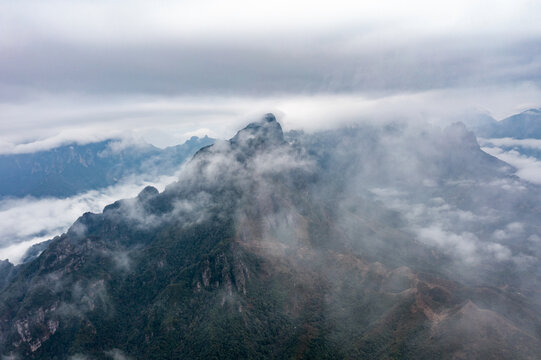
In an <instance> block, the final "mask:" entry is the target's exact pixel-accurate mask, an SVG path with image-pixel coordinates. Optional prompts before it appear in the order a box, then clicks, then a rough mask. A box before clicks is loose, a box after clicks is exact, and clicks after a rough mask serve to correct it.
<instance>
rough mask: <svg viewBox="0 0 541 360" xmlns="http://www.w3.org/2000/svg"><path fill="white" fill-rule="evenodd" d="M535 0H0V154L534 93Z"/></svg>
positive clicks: (537, 78) (172, 139) (450, 107)
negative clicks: (272, 117) (263, 120)
mask: <svg viewBox="0 0 541 360" xmlns="http://www.w3.org/2000/svg"><path fill="white" fill-rule="evenodd" d="M540 4H541V3H540V2H539V1H524V0H514V1H496V0H491V1H471V0H469V1H466V0H458V1H456V0H455V1H448V2H442V1H408V2H404V1H362V2H361V1H359V2H354V1H342V0H334V1H328V2H323V1H304V0H303V1H295V2H292V1H285V0H284V1H282V0H278V1H276V0H275V1H267V2H255V1H247V0H246V1H243V0H232V1H227V2H226V1H205V0H198V1H175V2H170V1H147V2H142V1H133V0H130V1H123V0H117V1H114V2H110V1H85V0H79V1H50V0H44V1H24V0H18V1H11V0H0V153H9V152H29V151H35V150H37V149H43V148H48V147H51V146H54V145H57V144H59V143H62V142H66V141H70V140H77V141H81V142H84V141H91V140H97V139H100V138H104V137H109V136H112V135H119V134H121V135H125V134H128V133H129V134H131V135H134V136H138V137H142V138H144V139H146V140H147V141H150V142H152V143H154V144H156V145H159V146H164V145H168V144H174V143H177V142H179V141H182V140H184V139H185V138H186V137H188V136H190V135H193V134H196V135H202V134H205V133H208V134H209V135H212V136H218V137H228V136H230V135H232V134H233V133H234V131H235V130H236V129H237V128H238V127H239V126H241V125H242V124H243V123H244V122H247V121H248V120H249V119H250V118H253V117H254V116H257V114H260V113H264V112H268V111H274V112H276V113H277V114H278V115H279V118H280V120H281V122H282V123H283V125H284V126H285V128H286V129H289V128H304V129H308V130H311V129H318V128H325V127H330V126H334V125H336V124H340V123H343V122H348V121H352V120H356V119H360V118H378V117H382V118H387V117H394V116H400V117H407V118H411V119H413V120H415V119H422V120H428V121H435V122H437V121H440V120H442V119H448V118H459V117H460V116H462V115H463V114H465V113H469V112H477V111H479V112H488V113H490V114H492V115H493V116H495V117H496V118H503V117H505V116H507V115H510V114H513V113H516V112H518V111H521V110H524V109H526V108H530V107H539V106H541V104H540V103H541V96H540V95H541V5H540Z"/></svg>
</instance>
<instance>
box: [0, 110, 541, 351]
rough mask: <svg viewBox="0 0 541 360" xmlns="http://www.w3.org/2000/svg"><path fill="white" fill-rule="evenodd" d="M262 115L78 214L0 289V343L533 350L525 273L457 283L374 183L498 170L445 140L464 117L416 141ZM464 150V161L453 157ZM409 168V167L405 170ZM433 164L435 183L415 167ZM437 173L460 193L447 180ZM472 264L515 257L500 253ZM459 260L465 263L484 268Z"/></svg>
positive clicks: (74, 347)
mask: <svg viewBox="0 0 541 360" xmlns="http://www.w3.org/2000/svg"><path fill="white" fill-rule="evenodd" d="M267 119H268V117H266V118H264V121H260V122H257V123H253V124H250V125H248V126H247V127H246V128H244V129H243V130H241V131H239V133H237V135H235V137H234V138H233V139H235V140H234V141H223V142H217V143H216V144H214V145H212V146H209V147H207V148H204V149H202V150H200V151H199V152H198V153H197V154H196V155H194V157H193V158H192V160H190V161H189V162H187V163H186V164H185V165H184V168H183V169H182V171H181V172H180V177H179V179H178V181H177V182H176V183H173V184H171V185H169V186H167V187H166V188H165V190H164V191H162V192H158V191H157V190H156V189H154V188H151V187H147V188H145V189H143V191H141V192H140V194H139V195H138V196H137V197H135V198H133V199H125V200H119V201H117V202H115V203H113V204H111V205H108V206H106V207H105V208H104V210H103V212H102V213H100V214H92V213H86V214H84V215H83V216H81V217H80V218H79V219H78V220H77V221H76V222H75V223H74V224H73V225H72V227H71V228H70V229H69V230H68V232H67V233H66V234H63V235H61V236H59V237H57V238H55V239H54V240H53V241H52V242H51V243H50V245H49V246H48V248H47V249H45V250H44V251H43V253H41V255H39V256H38V257H37V258H36V259H34V260H32V261H30V262H29V263H27V264H23V265H22V266H20V267H19V270H18V271H17V274H16V276H15V278H14V279H12V280H11V281H10V283H9V285H8V286H7V287H6V288H5V289H4V290H2V291H1V292H0V300H1V301H0V353H4V354H8V355H9V354H20V355H22V356H25V357H27V358H54V357H55V356H56V357H57V358H61V359H62V358H68V356H70V355H75V354H85V355H86V356H89V357H95V358H107V354H108V353H109V352H110V351H111V350H112V349H117V350H118V351H121V352H122V353H123V354H125V355H126V356H134V357H143V358H149V359H152V358H155V359H162V358H171V357H173V358H175V357H181V356H182V357H185V358H209V357H219V358H239V357H240V358H261V357H265V358H284V357H294V358H359V357H364V358H369V359H370V358H421V359H422V358H426V359H430V358H435V357H438V358H453V357H455V358H456V357H468V356H477V357H486V356H493V357H494V358H501V359H505V358H509V357H508V355H509V354H513V355H514V356H515V357H516V358H523V359H534V358H536V357H537V356H538V355H539V354H541V347H540V346H539V339H540V336H541V334H540V332H539V329H540V327H539V324H541V319H540V317H539V314H540V313H541V312H540V311H539V310H540V307H539V304H537V303H535V301H533V300H532V299H530V298H527V297H525V296H523V295H520V294H519V292H518V291H515V290H513V289H515V287H514V286H520V283H517V284H515V285H514V286H507V288H506V289H508V290H502V289H503V288H504V287H503V285H504V284H505V283H508V282H510V281H511V280H512V279H511V280H508V279H503V278H496V279H492V280H491V279H490V277H488V278H486V279H485V278H479V279H467V280H469V281H468V283H466V284H463V283H461V282H460V281H461V280H462V279H461V278H460V276H459V275H460V273H459V272H457V271H455V270H456V269H457V268H456V267H455V265H454V264H455V263H454V261H459V260H453V258H452V257H451V255H452V254H451V255H450V254H447V253H444V252H442V251H441V250H440V248H437V247H434V246H429V244H427V243H424V242H422V241H420V239H418V237H417V236H415V234H414V233H412V230H411V229H409V228H407V227H406V226H405V221H406V220H407V218H403V217H402V215H399V214H398V213H397V211H396V210H393V209H391V208H388V207H387V206H386V205H385V204H384V203H382V202H381V201H380V200H379V199H378V198H375V197H374V196H375V195H374V193H373V190H371V189H372V186H374V185H377V186H379V187H384V186H391V185H392V186H402V187H403V188H404V189H405V190H408V189H413V188H415V187H417V186H419V184H423V183H426V184H427V185H425V186H424V187H423V188H422V191H423V192H427V191H432V192H433V193H434V196H436V197H440V198H441V197H444V198H445V199H446V200H448V201H455V202H456V204H462V203H464V201H465V200H464V199H463V198H462V196H465V197H466V198H467V195H468V192H467V191H471V192H472V193H475V194H476V196H477V197H478V198H480V199H483V198H482V196H484V195H483V193H481V192H479V191H477V190H476V188H475V187H473V188H471V189H470V188H469V187H466V188H465V189H466V190H467V191H465V190H460V189H461V188H460V186H462V187H464V186H469V185H467V184H468V182H467V181H473V179H475V180H476V181H480V182H484V181H486V179H490V180H491V181H492V180H493V179H499V180H502V181H503V180H506V179H507V180H509V179H511V178H509V177H508V175H506V174H505V173H504V172H503V173H502V171H501V170H500V166H501V164H500V163H499V162H498V161H495V160H493V158H492V157H490V156H484V155H482V154H481V153H482V151H481V150H480V149H479V147H478V145H477V146H476V147H475V146H473V145H472V146H463V147H461V148H460V149H459V150H460V151H459V152H457V153H454V152H450V151H449V149H453V148H456V147H457V144H461V143H462V142H464V143H465V144H470V145H471V144H472V143H471V136H470V135H469V134H468V133H467V132H463V129H462V128H461V127H460V126H459V128H456V129H454V130H453V129H451V130H450V131H451V132H452V133H453V134H455V135H456V136H455V138H454V139H453V140H452V141H449V143H445V144H443V145H445V146H443V145H442V146H441V149H439V148H435V149H436V150H435V152H437V153H436V154H434V153H433V154H430V156H426V155H423V156H421V155H420V154H419V153H418V149H417V148H415V147H413V148H412V147H409V144H411V143H412V141H411V139H410V138H407V139H405V141H403V140H402V138H401V137H398V138H397V137H396V136H401V135H400V132H397V131H395V130H394V129H388V130H383V131H382V130H380V129H376V130H374V129H370V128H360V129H358V130H355V131H352V130H351V129H348V130H347V136H346V135H340V136H338V135H339V134H340V133H339V132H330V133H323V134H316V135H303V134H298V135H294V136H296V138H295V141H285V139H284V137H283V133H282V130H281V127H279V124H278V123H277V122H276V121H275V119H274V120H272V119H271V121H267ZM278 129H279V132H278ZM455 130H456V131H455ZM269 134H270V138H269ZM397 134H398V135H397ZM441 134H445V132H442V133H437V134H436V135H430V137H427V135H426V134H420V135H419V136H418V137H416V138H414V139H415V140H416V143H415V144H416V145H418V146H421V147H423V146H427V147H431V146H432V145H433V144H434V143H438V142H440V143H441V141H442V139H445V137H443V136H442V135H441ZM288 136H292V135H291V134H289V135H288ZM432 136H434V138H432ZM439 136H442V137H439ZM269 139H270V140H271V141H269ZM462 139H463V140H462ZM275 140H276V141H275ZM288 140H289V139H288ZM423 141H424V143H422V142H423ZM333 143H334V145H332V146H329V145H328V144H333ZM398 147H400V149H403V150H404V152H398V153H399V154H400V155H401V156H402V155H403V156H404V157H403V158H406V159H407V158H414V157H419V156H421V157H420V161H419V163H417V162H412V161H410V163H407V164H404V162H403V158H402V157H400V158H394V156H395V155H396V153H397V151H396V149H397V148H398ZM384 150H389V152H387V151H384ZM477 152H479V153H477ZM466 159H470V161H471V162H473V163H470V165H468V166H463V164H462V163H463V161H466ZM371 163H374V164H377V167H372V166H371ZM442 163H443V164H445V166H443V165H442ZM397 164H402V167H400V168H399V167H398V166H397ZM404 165H407V166H406V167H403V166H404ZM474 165H476V166H474ZM477 165H478V166H477ZM376 168H379V172H374V171H373V170H374V169H376ZM411 169H416V171H423V173H422V176H419V177H412V178H410V179H407V180H408V181H406V179H404V177H403V176H404V174H405V173H408V172H411ZM489 170H490V171H489ZM457 172H459V173H457ZM381 174H384V175H385V176H383V175H381ZM425 176H426V178H425ZM432 178H434V179H437V180H438V181H439V183H442V185H438V187H434V185H433V184H432V183H431V182H430V181H428V182H427V181H426V180H427V179H432ZM443 180H446V181H448V182H450V184H449V185H445V184H444V182H443ZM507 180H506V181H507ZM509 181H511V180H509ZM513 181H515V180H513ZM457 183H458V184H460V185H456V184H457ZM448 188H449V189H453V191H455V192H456V194H458V195H460V196H455V195H454V194H452V193H451V195H448V194H447V193H446V191H447V189H448ZM455 189H458V190H455ZM500 192H501V190H500ZM399 193H400V192H397V194H399ZM391 194H393V193H391ZM411 194H412V196H413V194H415V192H411ZM513 194H514V193H510V194H509V195H506V194H502V196H503V197H504V199H511V200H512V201H511V200H510V201H509V204H506V208H502V210H501V211H507V207H511V208H512V206H515V205H514V204H515V203H520V204H521V206H524V204H526V205H527V203H524V202H522V201H521V198H513V196H516V195H513ZM532 194H534V193H532ZM393 196H398V195H393ZM425 196H426V195H425ZM490 196H491V194H488V195H487V197H490ZM505 196H507V197H505ZM419 199H422V198H418V199H416V200H417V201H419ZM466 200H467V199H466ZM466 203H467V202H466ZM450 204H451V205H453V204H454V203H450ZM481 204H483V201H481ZM451 205H448V206H451ZM453 206H454V205H453ZM494 206H495V209H496V210H497V209H499V208H498V207H497V206H498V204H496V205H494ZM471 209H472V211H473V210H475V208H471ZM496 210H494V211H496ZM525 221H526V220H525ZM470 231H473V230H470ZM481 231H482V229H481V230H478V232H477V233H478V234H479V235H478V236H480V237H482V236H484V235H483V234H482V232H481ZM482 265H483V267H486V268H489V269H492V268H491V267H490V266H494V268H495V269H496V268H500V271H502V272H509V271H511V272H513V271H516V270H513V268H512V267H511V265H510V264H507V263H505V264H503V265H502V264H501V263H495V264H492V263H486V264H485V263H482ZM470 266H473V268H466V269H465V270H471V269H477V270H479V269H482V268H483V267H481V268H476V266H477V264H473V265H470ZM446 268H447V269H446ZM483 271H486V270H483ZM491 271H492V270H491ZM453 277H457V278H459V279H453ZM459 280H460V281H459ZM487 284H488V285H487ZM498 286H500V287H502V289H500V288H498ZM472 304H475V305H472ZM478 308H479V309H481V310H477V309H478ZM504 310H505V311H504ZM463 313H466V314H470V315H469V316H466V317H464V316H462V315H461V314H463ZM472 317H473V318H478V317H481V318H482V319H486V321H485V320H483V321H484V322H482V323H481V325H480V326H481V327H482V328H484V329H485V328H486V329H488V330H491V329H492V328H494V327H495V326H496V325H495V324H497V325H498V326H500V325H502V326H504V330H501V331H505V334H504V335H505V336H498V337H496V338H494V339H490V338H489V339H487V338H485V337H484V336H485V335H484V334H486V332H485V331H483V332H482V333H481V334H476V333H475V332H474V333H471V334H468V336H463V335H462V333H461V330H462V329H463V328H464V326H470V323H467V324H465V323H464V321H466V322H467V321H468V320H469V318H472ZM524 334H526V335H524ZM59 349H62V350H63V351H62V352H59Z"/></svg>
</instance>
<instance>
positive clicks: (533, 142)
mask: <svg viewBox="0 0 541 360" xmlns="http://www.w3.org/2000/svg"><path fill="white" fill-rule="evenodd" d="M478 141H479V144H480V145H481V146H485V147H521V148H526V149H536V150H541V140H540V139H513V138H497V139H484V138H479V139H478Z"/></svg>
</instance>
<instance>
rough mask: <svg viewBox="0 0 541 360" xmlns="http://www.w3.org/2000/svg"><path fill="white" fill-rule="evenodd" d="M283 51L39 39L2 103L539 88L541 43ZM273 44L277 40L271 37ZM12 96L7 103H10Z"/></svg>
mask: <svg viewBox="0 0 541 360" xmlns="http://www.w3.org/2000/svg"><path fill="white" fill-rule="evenodd" d="M319 41H320V40H318V39H310V40H308V43H309V44H311V45H312V46H303V47H296V46H295V44H291V45H287V41H286V42H285V44H286V45H285V46H284V47H285V48H282V47H276V46H274V45H270V46H259V45H258V44H256V43H250V42H246V41H242V40H241V41H237V40H235V39H230V40H229V41H227V40H226V41H225V42H207V43H200V44H197V45H194V44H193V43H192V42H161V43H147V44H142V45H138V44H135V45H122V44H117V45H115V46H114V47H112V46H108V45H99V44H94V45H88V44H83V45H78V44H76V43H58V42H47V41H43V42H36V43H30V44H23V45H18V46H17V47H14V48H12V49H6V51H5V55H4V56H2V57H0V64H1V65H2V66H1V67H0V69H1V70H0V78H2V82H1V83H0V94H1V95H2V96H1V97H2V98H3V99H10V98H13V97H14V96H17V94H19V95H25V93H27V94H32V93H34V92H45V93H51V92H52V93H62V92H75V93H88V94H100V95H103V94H155V95H162V96H163V95H221V96H224V95H229V96H231V95H237V96H239V95H241V96H246V95H250V96H254V95H258V96H264V95H267V96H268V95H272V94H284V93H285V94H299V93H305V94H310V93H351V92H361V93H366V94H370V93H387V94H393V93H402V92H412V91H426V90H431V89H441V88H455V87H468V86H493V85H496V84H512V83H520V82H524V81H527V82H530V83H535V84H537V85H539V84H540V81H539V80H540V78H541V68H540V67H539V66H538V64H539V61H538V59H539V58H540V57H541V50H540V49H539V48H538V47H537V46H536V44H537V43H538V42H539V39H531V40H530V39H522V40H520V41H518V42H516V43H508V42H503V43H501V42H500V40H499V39H495V38H488V39H486V38H477V39H475V40H471V39H470V40H469V41H466V42H465V41H464V39H462V38H456V37H455V38H453V37H449V36H444V37H441V38H437V39H424V40H423V39H416V40H415V41H410V42H408V43H399V44H393V45H394V46H388V47H382V46H381V45H373V44H368V45H367V44H363V43H361V44H355V43H353V44H350V45H349V46H350V48H349V49H348V50H346V51H340V49H339V48H337V44H335V43H332V45H330V46H328V47H327V48H322V47H321V46H318V42H319ZM271 43H272V42H271ZM4 101H5V100H4Z"/></svg>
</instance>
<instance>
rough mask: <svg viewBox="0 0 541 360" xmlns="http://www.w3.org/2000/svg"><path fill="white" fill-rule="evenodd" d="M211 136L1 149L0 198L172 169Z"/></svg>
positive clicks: (73, 190) (59, 193)
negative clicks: (162, 143)
mask: <svg viewBox="0 0 541 360" xmlns="http://www.w3.org/2000/svg"><path fill="white" fill-rule="evenodd" d="M213 142H214V139H211V138H209V137H206V136H205V137H203V138H197V137H192V138H191V139H189V140H188V141H186V142H185V143H184V144H182V145H177V146H171V147H167V148H165V149H159V148H157V147H155V146H152V145H150V144H127V145H125V144H123V143H122V141H121V140H118V139H111V140H106V141H101V142H97V143H90V144H86V145H78V144H70V145H64V146H60V147H57V148H54V149H51V150H47V151H39V152H35V153H30V154H6V155H0V198H6V197H22V196H27V195H31V196H34V197H44V196H54V197H66V196H70V195H74V194H77V193H80V192H83V191H87V190H92V189H97V188H102V187H106V186H110V185H113V184H115V183H117V182H118V181H119V180H121V179H123V178H124V177H126V176H129V175H140V174H145V175H146V176H149V177H156V176H158V175H160V174H173V173H174V171H176V170H178V167H179V165H180V164H182V163H183V162H184V161H185V160H186V159H188V158H189V157H190V156H192V155H193V154H194V153H195V152H196V151H197V150H199V149H200V148H201V147H204V146H208V145H211V144H212V143H213Z"/></svg>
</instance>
